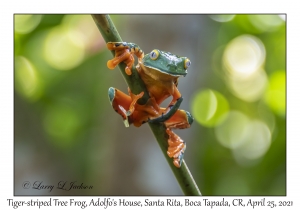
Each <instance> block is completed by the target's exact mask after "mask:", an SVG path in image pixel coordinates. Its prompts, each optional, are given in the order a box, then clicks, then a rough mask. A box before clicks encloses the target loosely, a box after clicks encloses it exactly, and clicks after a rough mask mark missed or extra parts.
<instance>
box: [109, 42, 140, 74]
mask: <svg viewBox="0 0 300 210" xmlns="http://www.w3.org/2000/svg"><path fill="white" fill-rule="evenodd" d="M106 46H107V48H108V49H109V50H115V57H114V58H113V59H111V60H109V61H108V62H107V67H108V68H109V69H114V68H116V66H117V65H118V64H119V63H121V62H124V63H125V64H126V68H125V72H126V74H127V75H131V74H132V72H131V68H132V66H133V64H134V57H133V55H136V56H137V57H138V58H143V57H144V52H143V51H142V50H141V49H140V48H139V47H138V46H137V45H136V44H133V43H126V42H108V43H107V44H106Z"/></svg>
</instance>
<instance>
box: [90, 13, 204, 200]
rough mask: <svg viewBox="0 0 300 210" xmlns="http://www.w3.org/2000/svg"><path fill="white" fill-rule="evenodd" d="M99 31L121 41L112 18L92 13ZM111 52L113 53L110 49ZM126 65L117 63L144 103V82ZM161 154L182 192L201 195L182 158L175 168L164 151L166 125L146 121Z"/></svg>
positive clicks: (166, 138)
mask: <svg viewBox="0 0 300 210" xmlns="http://www.w3.org/2000/svg"><path fill="white" fill-rule="evenodd" d="M92 17H93V19H94V21H95V23H96V25H97V27H98V29H99V31H100V32H101V34H102V37H103V38H104V40H105V42H122V39H121V37H120V35H119V33H118V31H117V29H116V27H115V26H114V24H113V22H112V20H111V19H110V17H109V15H92ZM112 53H114V52H113V51H112ZM125 67H126V65H125V64H124V63H120V64H119V68H120V70H121V73H122V75H123V77H124V79H125V81H126V83H127V84H128V86H129V88H130V90H131V91H132V92H133V93H134V94H139V93H140V92H142V91H144V93H145V94H144V96H143V97H142V98H141V99H139V100H138V103H139V104H145V103H146V101H147V100H148V99H149V93H148V91H147V89H146V87H145V84H144V82H143V81H142V80H141V79H140V77H139V75H138V73H137V71H136V70H135V67H133V71H132V74H131V75H130V76H128V75H127V74H126V73H125ZM148 124H149V126H150V128H151V130H152V132H153V134H154V136H155V138H156V140H157V142H158V144H159V146H160V148H161V150H162V151H163V154H164V156H165V158H166V160H167V162H168V163H169V165H170V167H171V169H172V171H173V173H174V175H175V177H176V179H177V181H178V183H179V185H180V187H181V189H182V191H183V193H184V194H185V195H201V192H200V190H199V188H198V186H197V184H196V182H195V180H194V179H193V176H192V174H191V172H190V171H189V169H188V167H187V165H186V163H185V161H184V160H183V162H182V164H181V167H180V168H176V167H175V166H174V165H173V160H172V159H171V158H169V156H168V155H167V153H166V151H167V149H168V138H169V136H168V134H167V133H166V127H165V126H164V124H162V123H160V124H158V123H148Z"/></svg>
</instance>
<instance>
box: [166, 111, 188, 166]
mask: <svg viewBox="0 0 300 210" xmlns="http://www.w3.org/2000/svg"><path fill="white" fill-rule="evenodd" d="M193 120H194V119H193V117H192V115H191V114H190V113H189V112H187V111H185V110H180V109H179V110H177V111H176V113H175V114H174V115H173V116H172V117H171V118H170V119H169V120H167V121H165V122H164V124H165V126H166V127H167V129H166V132H167V134H168V135H169V139H168V145H169V147H168V151H167V154H168V156H169V157H170V158H173V163H174V165H175V166H176V167H178V168H179V167H180V166H181V163H182V160H183V156H184V151H185V149H186V144H185V142H184V140H182V139H181V138H180V137H179V136H178V135H176V134H175V133H174V132H173V131H172V130H171V128H179V129H184V128H188V127H190V126H191V124H192V123H193Z"/></svg>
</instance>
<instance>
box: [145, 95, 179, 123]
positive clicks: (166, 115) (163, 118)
mask: <svg viewBox="0 0 300 210" xmlns="http://www.w3.org/2000/svg"><path fill="white" fill-rule="evenodd" d="M182 101H183V98H182V97H180V98H178V99H177V101H176V103H175V104H174V105H171V106H170V109H168V110H167V111H166V112H165V113H162V115H161V116H160V117H157V118H155V119H151V120H149V121H148V122H151V123H161V122H165V121H167V120H168V119H170V118H171V117H172V116H173V115H174V114H175V113H176V111H177V110H178V108H179V106H180V104H181V102H182Z"/></svg>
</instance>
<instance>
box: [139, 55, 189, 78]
mask: <svg viewBox="0 0 300 210" xmlns="http://www.w3.org/2000/svg"><path fill="white" fill-rule="evenodd" d="M142 63H143V65H144V66H145V67H148V68H151V69H154V70H157V71H160V72H162V73H165V74H169V75H172V76H185V75H186V74H187V69H188V67H189V66H190V65H191V61H190V60H189V59H188V58H187V57H179V56H177V55H174V54H172V53H169V52H164V51H160V50H152V51H151V52H150V53H149V54H147V55H145V56H144V58H143V60H142Z"/></svg>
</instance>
